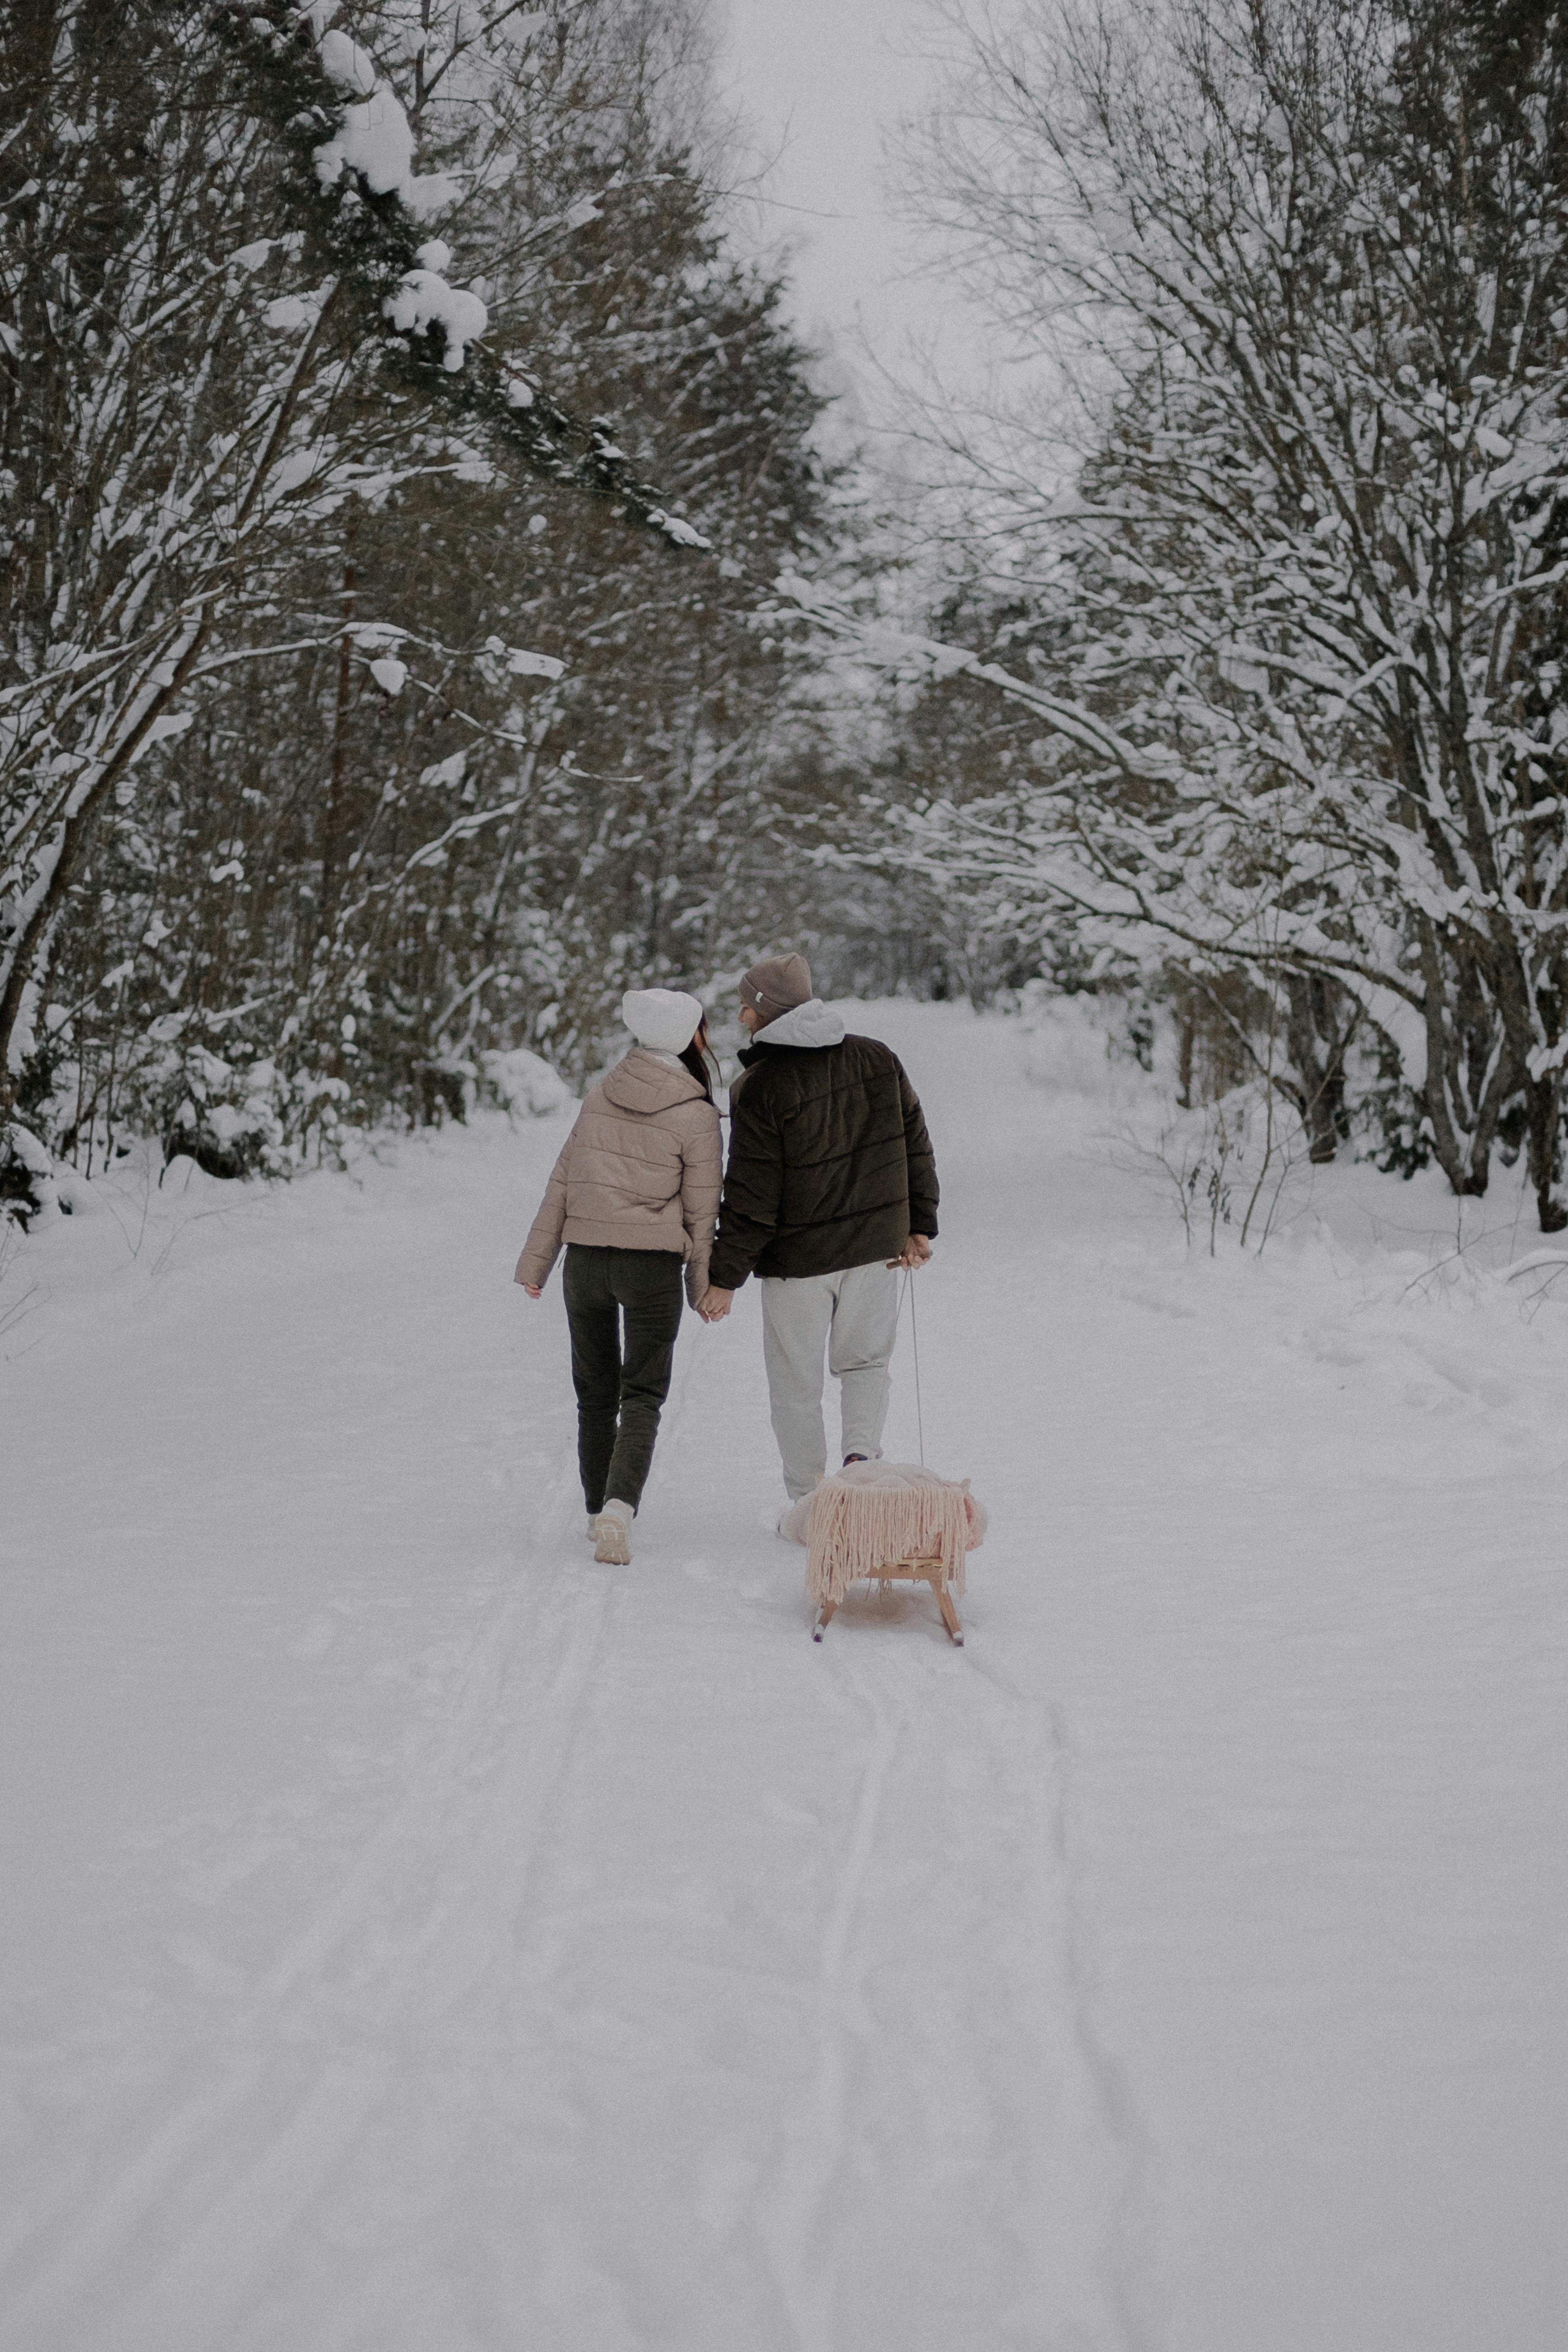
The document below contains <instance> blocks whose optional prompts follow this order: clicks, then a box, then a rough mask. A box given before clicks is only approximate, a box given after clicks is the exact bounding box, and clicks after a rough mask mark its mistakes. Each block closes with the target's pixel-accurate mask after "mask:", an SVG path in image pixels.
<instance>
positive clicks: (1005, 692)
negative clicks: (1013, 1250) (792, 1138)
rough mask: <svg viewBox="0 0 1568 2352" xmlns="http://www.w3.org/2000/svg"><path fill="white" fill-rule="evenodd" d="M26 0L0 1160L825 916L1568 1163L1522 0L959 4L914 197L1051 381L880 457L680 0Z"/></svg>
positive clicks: (1479, 1161)
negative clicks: (737, 149)
mask: <svg viewBox="0 0 1568 2352" xmlns="http://www.w3.org/2000/svg"><path fill="white" fill-rule="evenodd" d="M8 21H9V30H8V35H7V38H6V41H5V48H4V56H3V58H0V222H3V224H4V226H3V227H0V492H3V496H4V505H3V508H0V554H3V565H0V615H3V628H0V1072H3V1078H0V1195H3V1196H4V1198H5V1202H6V1204H7V1206H8V1207H9V1209H10V1210H11V1211H12V1213H15V1214H16V1215H18V1216H20V1217H22V1218H24V1219H26V1218H30V1217H31V1216H33V1215H34V1214H36V1213H39V1212H40V1211H41V1210H43V1209H44V1208H46V1207H47V1206H48V1205H49V1204H50V1203H51V1202H53V1203H58V1205H59V1206H60V1207H68V1206H69V1202H70V1197H71V1190H72V1187H73V1185H74V1184H76V1183H78V1182H81V1181H91V1179H92V1176H93V1174H94V1172H95V1171H100V1170H101V1169H102V1168H103V1167H104V1166H105V1165H106V1163H107V1162H108V1160H110V1158H111V1157H113V1156H114V1155H116V1154H121V1153H123V1152H124V1151H126V1150H128V1149H130V1148H131V1147H132V1145H134V1144H136V1143H137V1142H138V1141H152V1142H154V1143H155V1144H156V1146H157V1148H158V1149H159V1150H160V1151H161V1153H162V1155H163V1160H165V1161H166V1162H167V1161H172V1160H174V1159H175V1158H176V1157H178V1156H179V1155H182V1154H185V1155H188V1156H189V1157H191V1158H192V1159H194V1160H195V1161H196V1162H197V1163H198V1165H200V1166H201V1167H202V1168H204V1169H205V1170H206V1171H208V1172H209V1173H210V1174H215V1175H221V1176H232V1177H242V1176H246V1175H250V1174H257V1175H271V1176H281V1175H285V1174H287V1173H288V1172H289V1171H290V1170H291V1169H293V1168H296V1167H299V1166H300V1165H303V1164H305V1163H307V1162H310V1163H312V1164H313V1163H315V1162H318V1161H321V1160H323V1159H327V1160H330V1159H331V1158H332V1157H334V1156H335V1155H338V1154H339V1153H341V1151H342V1148H343V1146H344V1142H345V1139H347V1138H348V1137H349V1136H351V1135H353V1134H356V1133H360V1132H363V1131H364V1130H367V1129H374V1128H376V1127H377V1126H379V1125H382V1124H384V1123H388V1122H390V1123H394V1124H402V1125H405V1126H418V1125H424V1124H430V1123H434V1122H437V1121H441V1120H444V1119H447V1118H463V1117H465V1116H466V1115H467V1113H468V1110H469V1108H471V1107H472V1106H473V1105H474V1104H475V1103H476V1102H482V1101H486V1100H489V1101H500V1102H503V1103H504V1102H506V1101H508V1100H509V1099H510V1092H511V1091H513V1090H515V1089H516V1088H517V1087H519V1086H522V1087H526V1085H527V1083H528V1072H529V1071H530V1070H531V1069H533V1068H535V1067H536V1066H537V1060H542V1061H544V1062H547V1063H549V1064H550V1065H552V1066H553V1067H554V1068H555V1069H557V1070H558V1071H559V1072H560V1073H561V1074H562V1075H563V1076H565V1077H566V1079H567V1080H568V1082H569V1083H571V1084H573V1085H576V1084H579V1083H580V1082H581V1081H582V1079H583V1078H584V1076H586V1075H587V1074H589V1073H591V1072H592V1071H593V1070H595V1068H597V1067H599V1066H601V1065H602V1063H603V1060H604V1058H605V1055H606V1052H607V1051H608V1049H609V1046H610V1043H611V1040H612V1038H613V1035H614V1034H615V1008H616V1004H617V1003H618V1000H619V997H620V994H621V992H622V991H623V990H624V989H625V988H626V986H628V985H630V984H633V983H637V984H646V983H648V982H663V983H666V984H668V985H671V986H679V987H685V988H690V989H692V990H694V991H695V992H698V993H699V994H700V995H701V996H702V997H703V998H704V1001H705V1002H708V1003H713V1004H715V1005H716V1006H719V1007H720V1008H721V1009H722V1006H723V1004H724V1003H726V1002H727V993H726V992H727V991H728V990H729V988H730V986H731V982H732V979H733V975H734V973H735V971H737V970H738V969H739V968H740V966H741V965H742V963H743V962H744V961H746V960H747V958H749V957H750V956H751V955H752V954H754V953H757V952H761V951H763V950H766V949H768V948H770V947H773V946H777V945H781V944H789V945H799V946H802V947H805V949H807V950H808V951H809V952H810V953H811V954H812V956H813V958H814V961H815V963H816V968H817V969H818V971H819V972H820V974H821V975H822V979H823V983H824V986H825V988H826V990H828V991H851V992H852V991H854V990H856V989H870V988H875V989H878V990H880V991H884V992H886V991H903V992H910V993H911V994H914V995H928V996H929V995H935V996H939V997H945V996H953V995H967V996H969V997H971V998H972V999H973V1001H974V1002H976V1003H992V1002H1001V1003H1004V1004H1006V1003H1015V1002H1017V1001H1018V1000H1019V998H1020V994H1021V992H1025V991H1026V990H1028V989H1030V988H1031V987H1032V988H1034V989H1035V990H1036V991H1039V990H1042V989H1043V990H1045V991H1047V992H1069V993H1076V992H1086V991H1087V992H1094V993H1096V994H1097V995H1100V996H1102V997H1103V998H1104V999H1105V1000H1106V1003H1107V1006H1108V1007H1109V1008H1110V1011H1111V1013H1112V1014H1113V1016H1114V1019H1115V1020H1116V1021H1117V1022H1119V1023H1120V1024H1121V1026H1122V1028H1123V1030H1124V1032H1125V1034H1126V1035H1127V1036H1128V1038H1129V1039H1130V1041H1131V1050H1133V1051H1141V1050H1142V1041H1143V1040H1145V1039H1146V1038H1147V1037H1148V1036H1149V1035H1151V1034H1152V1033H1153V1030H1154V1029H1155V1028H1156V1027H1157V1026H1159V1025H1161V1024H1163V1025H1164V1026H1165V1027H1166V1028H1167V1029H1168V1030H1169V1031H1170V1032H1171V1033H1172V1034H1173V1036H1174V1038H1175V1040H1176V1050H1177V1057H1178V1065H1179V1068H1180V1073H1181V1088H1182V1097H1183V1099H1184V1101H1186V1102H1203V1101H1212V1100H1216V1099H1222V1098H1224V1097H1226V1096H1228V1095H1229V1094H1230V1093H1231V1092H1233V1091H1235V1090H1236V1089H1237V1088H1246V1089H1249V1090H1250V1091H1251V1092H1252V1093H1253V1094H1254V1095H1259V1094H1261V1095H1263V1096H1265V1097H1268V1099H1269V1100H1270V1101H1271V1102H1272V1103H1273V1104H1275V1105H1277V1106H1278V1108H1279V1112H1280V1115H1281V1117H1288V1118H1290V1119H1291V1120H1292V1121H1293V1122H1295V1123H1296V1125H1297V1127H1298V1128H1299V1130H1300V1135H1301V1138H1302V1139H1303V1144H1304V1148H1305V1149H1307V1150H1310V1156H1311V1158H1312V1159H1313V1160H1320V1161H1324V1160H1332V1159H1333V1158H1335V1157H1336V1156H1337V1155H1342V1154H1352V1153H1355V1154H1360V1155H1363V1156H1366V1157H1370V1158H1373V1159H1375V1160H1377V1161H1378V1163H1379V1164H1380V1165H1381V1166H1383V1167H1384V1168H1389V1169H1397V1170H1399V1171H1402V1172H1405V1173H1409V1172H1412V1171H1415V1170H1416V1169H1418V1168H1420V1167H1423V1166H1425V1165H1426V1164H1428V1163H1433V1162H1435V1163H1436V1166H1437V1167H1438V1168H1439V1169H1440V1170H1441V1171H1442V1173H1443V1175H1444V1176H1445V1177H1446V1178H1447V1181H1448V1183H1449V1185H1450V1186H1451V1187H1452V1189H1453V1191H1454V1192H1456V1193H1457V1194H1461V1195H1466V1194H1468V1195H1474V1194H1479V1193H1483V1192H1485V1190H1486V1188H1487V1184H1488V1181H1489V1175H1490V1173H1491V1171H1492V1170H1493V1168H1494V1166H1495V1165H1497V1164H1499V1163H1500V1164H1504V1165H1512V1164H1514V1163H1516V1162H1518V1161H1519V1160H1521V1158H1522V1160H1523V1162H1524V1166H1525V1169H1526V1171H1528V1178H1529V1182H1530V1185H1531V1191H1532V1192H1533V1195H1534V1198H1535V1201H1536V1203H1537V1208H1538V1213H1539V1218H1540V1223H1541V1225H1542V1229H1543V1230H1545V1231H1553V1230H1556V1229H1558V1228H1560V1227H1562V1226H1563V1224H1564V1223H1568V1205H1565V1202H1564V1199H1563V1186H1562V1176H1563V1115H1564V1105H1563V1066H1564V1061H1565V1059H1568V969H1565V958H1568V944H1565V927H1568V772H1565V762H1564V740H1565V739H1568V714H1565V713H1564V710H1563V704H1562V702H1561V699H1560V689H1561V682H1562V669H1563V654H1562V650H1561V633H1562V627H1563V579H1564V562H1565V554H1568V549H1565V543H1564V515H1563V488H1564V463H1565V458H1568V411H1565V391H1568V236H1565V228H1568V214H1565V195H1568V143H1565V142H1568V121H1565V116H1564V97H1565V72H1568V28H1565V26H1564V22H1563V17H1562V16H1561V14H1560V13H1559V12H1558V11H1557V10H1556V9H1554V8H1552V7H1548V6H1542V5H1533V0H1502V5H1488V0H1440V5H1423V0H1177V5H1163V0H1162V5H1155V0H1129V5H1125V6H1120V7H1117V8H1114V9H1112V8H1110V7H1108V6H1107V7H1102V6H1097V5H1094V4H1093V0H1068V5H1065V6H1061V7H1058V6H1054V5H1045V0H1029V5H1020V6H1018V7H1016V8H1014V9H1012V10H1011V11H1008V12H1005V13H997V14H994V15H983V14H977V13H974V12H966V11H963V10H962V9H954V10H952V11H950V12H949V30H950V33H951V35H952V42H951V48H950V53H949V67H948V70H947V72H946V74H945V76H944V78H943V79H942V82H941V84H940V87H939V91H938V97H937V100H936V102H935V103H934V104H933V105H932V107H931V110H929V112H928V114H927V115H926V116H925V118H924V119H923V120H921V121H918V122H916V123H913V124H911V125H910V127H909V131H908V136H907V141H906V143H905V148H904V152H903V162H902V169H903V172H904V174H905V180H906V187H907V193H908V201H909V203H910V205H913V206H914V207H916V208H917V210H918V211H919V213H920V215H921V218H922V219H923V220H924V221H925V223H926V224H927V225H928V227H929V231H930V235H931V240H932V243H933V249H940V251H941V252H942V254H944V255H945V256H946V257H947V259H948V262H949V264H950V266H951V267H952V268H953V269H954V270H958V271H962V273H963V278H964V282H965V285H966V288H967V289H968V291H969V295H970V299H972V300H974V301H977V302H979V303H980V304H981V305H982V306H983V308H984V311H985V314H986V315H987V316H988V317H989V318H990V319H991V320H993V321H994V329H995V333H996V336H997V338H998V343H999V347H1005V349H1006V350H1007V351H1008V352H1010V353H1011V354H1013V355H1014V357H1015V358H1016V360H1017V361H1018V362H1021V364H1020V366H1019V367H1018V368H1017V369H1016V370H1015V373H1014V375H1013V378H1012V382H1013V383H1015V385H1016V386H1021V387H1022V389H1021V390H1016V391H1015V392H1014V393H1013V394H1011V395H1010V396H1009V397H1008V398H1006V399H1001V398H998V399H996V400H994V401H993V402H990V403H988V404H983V403H971V404H969V405H968V406H967V407H965V406H964V405H963V404H959V403H956V402H952V401H949V402H939V401H936V400H934V399H932V398H931V396H930V395H929V394H927V393H923V392H922V391H921V389H920V388H919V387H918V386H916V385H914V384H913V383H911V384H910V387H909V388H908V397H907V399H906V401H905V403H904V406H903V409H902V412H901V420H902V421H901V425H900V429H899V431H898V432H897V433H896V434H895V435H893V436H884V439H883V444H882V446H879V447H878V448H876V449H859V448H858V449H856V450H853V451H851V452H850V453H849V454H848V455H846V454H845V453H844V447H843V442H842V436H839V437H838V438H837V439H835V438H833V437H832V436H828V435H826V434H825V432H824V419H825V415H826V412H827V410H828V408H829V405H830V404H829V402H828V400H827V397H826V394H825V393H824V391H823V390H822V388H821V373H820V370H819V368H818V366H817V355H816V354H815V353H814V352H812V351H811V350H810V349H809V348H808V347H806V345H805V343H804V342H803V341H802V339H801V337H800V335H799V333H798V331H796V329H795V326H794V325H793V323H792V316H791V311H790V308H789V302H788V283H787V274H786V273H785V270H784V268H783V267H782V266H781V267H780V268H774V267H773V266H772V265H770V264H769V263H768V262H767V261H766V260H765V259H759V258H758V257H757V254H756V252H755V250H754V241H752V243H749V242H748V240H747V238H746V236H744V235H743V234H742V231H741V228H740V226H738V223H739V217H740V216H739V211H738V207H737V205H736V202H735V195H734V187H733V175H732V173H731V169H730V163H731V158H730V155H729V152H728V150H727V145H726V135H725V126H724V124H723V122H722V121H721V119H720V117H719V114H718V112H717V111H716V110H715V107H714V104H713V101H712V97H711V88H710V83H711V73H710V63H711V32H710V26H709V24H708V20H707V18H706V17H705V16H704V13H703V11H702V9H701V8H700V5H697V0H676V5H658V6H656V5H652V0H603V5H581V0H554V5H548V6H544V7H533V8H525V7H521V6H511V7H507V6H500V5H498V6H495V7H492V8H488V9H487V8H479V7H475V6H473V5H462V6H458V5H451V0H355V5H349V6H345V7H342V8H332V7H331V6H330V5H325V0H321V5H315V6H313V7H310V8H309V9H305V10H303V11H301V10H300V9H298V8H295V7H292V6H289V5H282V0H264V5H234V6H229V5H217V6H214V5H210V0H209V5H195V0H190V4H189V5H186V4H185V0H174V5H152V0H117V5H113V6H110V5H106V0H53V4H52V5H51V4H50V0H16V5H13V6H12V8H11V9H10V11H9V19H8ZM889 438H890V444H891V446H890V447H889ZM535 1057H537V1060H536V1058H535Z"/></svg>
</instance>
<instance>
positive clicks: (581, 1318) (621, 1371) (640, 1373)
mask: <svg viewBox="0 0 1568 2352" xmlns="http://www.w3.org/2000/svg"><path fill="white" fill-rule="evenodd" d="M683 1279H684V1269H683V1267H682V1265H681V1261H680V1260H679V1258H678V1257H677V1256H676V1255H675V1252H674V1251H673V1250H629V1249H584V1248H582V1247H580V1246H579V1244H576V1243H572V1244H569V1246H568V1248H567V1252H566V1272H565V1276H564V1284H565V1292H566V1320H567V1323H568V1324H569V1325H570V1327H571V1331H572V1385H573V1387H574V1389H575V1390H576V1391H577V1464H578V1467H579V1468H580V1469H581V1471H582V1473H583V1500H584V1502H585V1503H586V1505H587V1506H588V1508H589V1510H590V1511H602V1510H603V1509H604V1507H605V1503H606V1502H621V1503H629V1504H630V1505H631V1507H632V1508H633V1509H634V1510H636V1508H637V1505H638V1503H640V1502H641V1500H642V1490H643V1488H644V1486H646V1485H647V1474H648V1470H649V1467H650V1466H651V1465H652V1462H653V1441H654V1439H655V1438H656V1437H657V1436H658V1415H659V1408H660V1406H661V1405H662V1404H663V1402H664V1401H665V1398H666V1397H667V1396H668V1394H669V1375H670V1369H671V1367H672V1365H673V1363H674V1361H675V1339H676V1334H677V1333H678V1332H679V1329H680V1313H681V1307H682V1304H683V1301H684V1297H685V1293H684V1290H683V1287H682V1285H683ZM623 1315H624V1316H625V1318H626V1338H625V1341H624V1344H623V1341H622V1337H621V1318H622V1316H623Z"/></svg>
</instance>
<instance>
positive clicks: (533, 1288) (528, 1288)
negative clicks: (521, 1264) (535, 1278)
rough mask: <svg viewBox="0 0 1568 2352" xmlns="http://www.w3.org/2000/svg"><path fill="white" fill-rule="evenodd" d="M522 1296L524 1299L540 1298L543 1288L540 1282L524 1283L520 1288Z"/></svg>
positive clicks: (542, 1294)
mask: <svg viewBox="0 0 1568 2352" xmlns="http://www.w3.org/2000/svg"><path fill="white" fill-rule="evenodd" d="M522 1295H523V1297H525V1298H542V1297H543V1296H544V1286H543V1284H542V1283H540V1282H525V1283H524V1284H523V1286H522Z"/></svg>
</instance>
